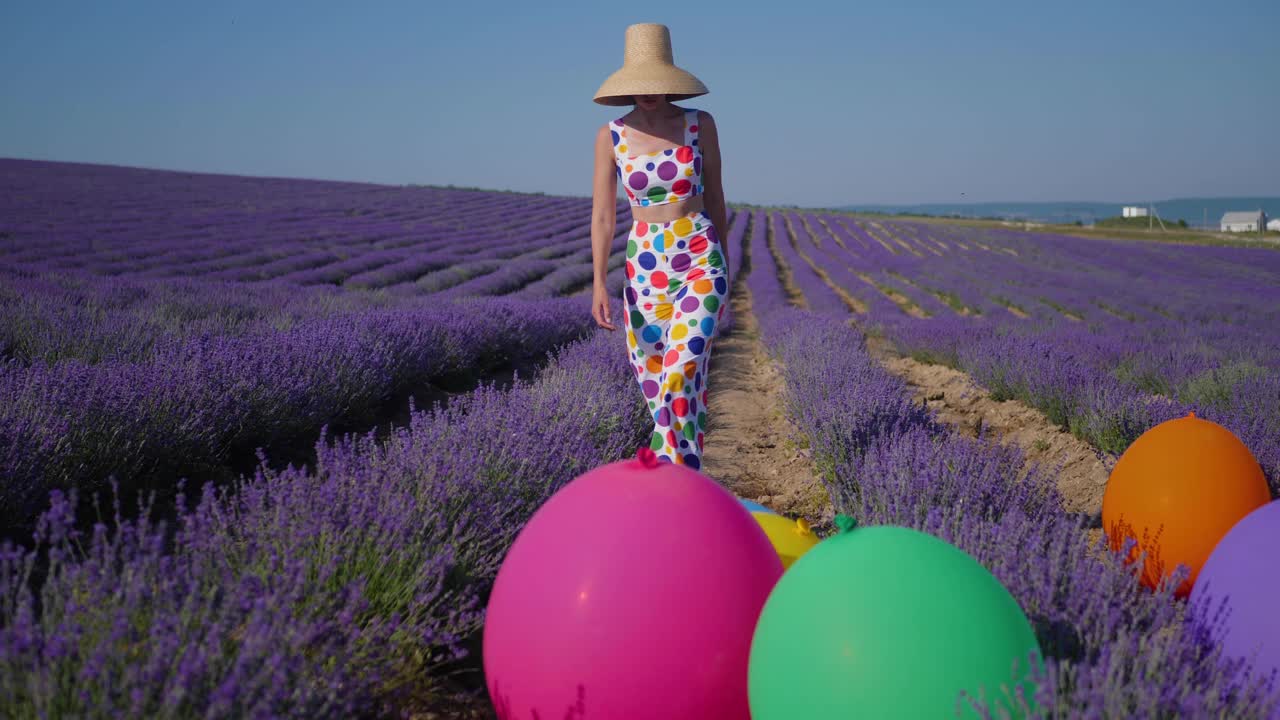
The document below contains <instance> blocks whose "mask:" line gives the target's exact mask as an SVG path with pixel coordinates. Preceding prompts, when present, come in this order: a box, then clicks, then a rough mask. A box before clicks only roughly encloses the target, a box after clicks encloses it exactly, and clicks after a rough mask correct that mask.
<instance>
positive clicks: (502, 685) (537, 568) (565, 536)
mask: <svg viewBox="0 0 1280 720" xmlns="http://www.w3.org/2000/svg"><path fill="white" fill-rule="evenodd" d="M781 575H782V563H781V561H780V560H779V559H778V555H777V553H776V552H774V549H773V546H772V544H771V543H770V542H769V539H768V537H766V536H765V534H764V532H763V531H761V529H760V526H759V524H758V523H756V521H755V519H754V518H752V517H751V514H750V513H749V512H747V511H746V509H744V508H743V507H742V505H741V504H740V503H739V502H738V500H737V498H736V497H734V496H733V495H732V494H731V493H729V492H728V491H727V490H725V489H724V488H723V487H721V486H720V485H719V484H718V483H716V482H715V481H714V480H712V479H710V478H708V477H707V476H705V475H703V474H701V473H699V472H697V471H696V470H691V469H689V468H687V467H685V466H683V465H672V464H669V463H665V462H664V463H657V462H656V461H655V460H654V458H653V453H652V452H651V451H649V450H648V448H642V449H641V451H640V452H639V453H637V459H633V460H625V461H619V462H615V463H610V464H608V465H604V466H602V467H598V468H595V469H593V470H591V471H589V472H587V473H584V474H583V475H580V476H579V477H577V478H576V479H574V480H573V481H572V482H570V483H569V484H568V485H566V486H565V487H564V488H562V489H561V490H560V491H559V492H557V493H556V494H555V495H554V496H552V497H551V499H550V500H548V501H547V502H546V504H544V505H543V506H542V507H541V508H539V509H538V511H537V512H536V513H534V515H533V517H532V518H531V519H530V521H529V523H528V525H526V526H525V528H524V529H523V530H522V531H521V532H520V534H519V535H518V536H517V537H516V540H515V543H514V544H513V545H512V546H511V549H510V551H509V552H508V553H507V556H506V558H505V560H504V561H503V564H502V567H501V569H500V570H499V572H498V576H497V579H496V580H495V581H494V587H493V594H492V596H491V597H490V599H489V607H488V612H487V615H486V619H485V628H484V669H485V675H486V681H487V684H488V687H489V695H490V698H491V699H492V701H493V704H494V708H495V709H496V710H497V713H498V717H500V718H503V720H515V719H516V718H533V717H535V713H536V717H539V718H543V719H544V720H550V719H552V718H563V717H566V715H567V714H568V713H570V712H571V711H572V712H573V713H574V715H573V716H574V717H585V718H590V719H591V720H606V719H608V718H627V719H628V720H642V719H644V718H654V719H658V718H661V719H663V720H682V719H684V718H698V719H699V720H705V719H706V718H743V719H744V720H745V719H746V718H749V717H750V710H749V709H748V705H747V660H748V658H749V656H750V650H751V637H752V635H753V634H754V632H755V626H756V620H757V619H758V618H759V616H760V610H761V608H763V607H764V602H765V600H766V599H767V598H768V596H769V592H770V591H771V590H772V589H773V586H774V584H775V583H776V582H777V581H778V578H779V577H780V576H781Z"/></svg>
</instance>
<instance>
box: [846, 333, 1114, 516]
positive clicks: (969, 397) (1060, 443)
mask: <svg viewBox="0 0 1280 720" xmlns="http://www.w3.org/2000/svg"><path fill="white" fill-rule="evenodd" d="M867 349H868V351H870V352H871V354H872V356H873V357H875V358H876V360H878V361H879V362H880V364H881V365H882V366H883V367H884V368H885V369H887V370H888V371H889V372H891V373H893V374H894V375H896V376H898V377H900V378H902V379H903V380H904V381H906V383H907V386H908V387H909V388H910V390H911V392H912V397H913V398H914V399H915V401H916V402H918V403H923V404H925V405H926V406H928V407H929V409H930V410H932V411H933V413H934V415H936V416H937V417H938V419H939V420H941V421H942V422H945V423H947V424H948V425H950V426H952V427H954V428H956V429H957V430H958V431H960V432H963V433H965V434H967V435H969V436H970V437H977V436H978V433H979V432H980V430H984V431H985V432H986V433H993V434H994V435H995V436H996V437H997V438H998V439H999V441H1000V442H1002V443H1006V444H1012V445H1015V446H1016V447H1018V448H1019V449H1020V450H1021V451H1022V453H1023V455H1024V456H1025V457H1026V460H1027V466H1028V468H1029V467H1030V466H1031V465H1036V464H1038V465H1040V466H1041V467H1042V469H1044V470H1046V471H1048V472H1050V473H1051V474H1053V475H1054V476H1055V477H1056V478H1057V485H1058V490H1059V492H1061V493H1062V499H1063V505H1064V507H1065V509H1066V510H1067V511H1068V512H1072V513H1081V514H1084V515H1087V516H1089V517H1090V518H1091V520H1092V521H1093V524H1096V523H1098V522H1100V521H1101V518H1100V514H1101V512H1102V496H1103V493H1104V492H1105V491H1106V487H1107V478H1108V477H1110V474H1111V466H1112V465H1113V464H1114V458H1110V457H1107V456H1104V455H1101V454H1100V453H1098V451H1097V450H1095V449H1094V448H1093V447H1092V446H1091V445H1089V444H1088V443H1086V442H1085V441H1083V440H1081V439H1079V438H1077V437H1075V436H1074V435H1072V434H1071V433H1069V432H1067V431H1066V430H1064V429H1062V428H1060V427H1058V426H1057V425H1055V424H1054V423H1052V422H1051V421H1050V420H1049V419H1048V418H1047V417H1045V415H1044V413H1042V412H1040V411H1039V410H1037V409H1035V408H1033V407H1031V406H1029V405H1026V404H1025V403H1022V402H1020V401H1017V400H995V399H993V398H992V397H991V393H990V392H988V391H987V390H986V389H985V388H982V387H980V386H979V385H978V384H977V383H975V382H974V381H973V379H972V378H970V377H969V376H968V375H967V374H965V373H963V372H961V371H959V370H956V369H954V368H950V367H947V366H945V365H933V364H928V363H923V362H919V361H917V360H914V359H912V358H909V357H903V356H900V355H898V354H897V353H896V352H895V351H894V350H893V348H892V344H891V343H890V342H889V341H887V340H884V339H882V338H873V337H868V338H867Z"/></svg>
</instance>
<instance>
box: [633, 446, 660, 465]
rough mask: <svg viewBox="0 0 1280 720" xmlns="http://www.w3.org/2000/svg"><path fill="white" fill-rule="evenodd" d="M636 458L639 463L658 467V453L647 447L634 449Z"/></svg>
mask: <svg viewBox="0 0 1280 720" xmlns="http://www.w3.org/2000/svg"><path fill="white" fill-rule="evenodd" d="M636 459H637V460H639V461H640V464H641V465H644V466H645V467H647V468H656V467H658V454H657V453H655V452H654V451H653V450H650V449H649V448H647V447H642V448H640V449H639V450H636Z"/></svg>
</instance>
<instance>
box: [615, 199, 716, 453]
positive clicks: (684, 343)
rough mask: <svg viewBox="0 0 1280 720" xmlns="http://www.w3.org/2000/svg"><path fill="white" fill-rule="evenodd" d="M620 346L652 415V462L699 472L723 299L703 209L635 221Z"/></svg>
mask: <svg viewBox="0 0 1280 720" xmlns="http://www.w3.org/2000/svg"><path fill="white" fill-rule="evenodd" d="M626 272H627V285H626V287H625V288H624V289H623V293H622V294H623V305H624V308H625V312H626V318H627V348H628V350H629V354H630V358H631V365H632V367H634V368H635V371H636V379H637V381H638V382H639V383H640V390H641V392H642V393H644V397H645V401H646V402H648V403H649V410H650V411H651V412H652V413H653V435H652V436H651V438H650V442H649V447H650V448H652V449H653V451H654V452H655V453H656V454H657V456H658V459H659V460H665V461H667V462H674V463H677V464H683V465H687V466H688V467H691V468H693V469H695V470H697V469H699V468H700V467H702V444H703V432H704V431H705V430H706V427H707V370H708V366H709V362H710V359H711V341H712V340H713V339H714V338H715V335H716V332H717V328H718V327H719V322H720V319H721V318H722V317H723V316H724V309H725V305H726V301H727V299H728V294H729V283H728V278H727V275H726V273H725V267H724V255H723V254H722V253H721V252H720V238H719V234H718V233H717V232H716V228H715V226H714V225H713V224H712V222H711V218H710V216H709V215H707V213H706V211H704V210H698V211H696V212H692V213H689V214H688V215H685V216H684V217H682V218H679V219H676V220H672V221H670V222H665V223H647V222H643V221H640V220H637V221H636V222H635V223H634V224H633V225H632V228H631V235H630V237H629V238H628V239H627V265H626Z"/></svg>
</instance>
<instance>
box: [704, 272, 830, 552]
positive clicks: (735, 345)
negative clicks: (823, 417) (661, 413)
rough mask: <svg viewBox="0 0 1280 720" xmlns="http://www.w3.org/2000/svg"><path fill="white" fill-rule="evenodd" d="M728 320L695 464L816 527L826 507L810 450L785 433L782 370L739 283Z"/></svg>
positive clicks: (822, 523) (822, 524)
mask: <svg viewBox="0 0 1280 720" xmlns="http://www.w3.org/2000/svg"><path fill="white" fill-rule="evenodd" d="M729 303H730V307H731V308H732V311H733V315H734V325H733V327H732V328H731V329H730V330H729V331H727V332H726V333H725V334H724V335H721V336H719V337H717V338H716V341H715V345H714V346H713V348H712V356H711V365H710V370H709V377H710V378H711V392H710V393H709V394H708V398H707V404H708V405H709V407H708V409H707V421H708V427H707V437H706V443H705V449H704V450H703V456H702V462H703V465H702V471H703V472H705V473H706V474H707V475H709V476H711V477H713V478H715V479H716V480H719V481H720V482H721V483H723V484H724V485H725V487H727V488H729V490H730V491H732V492H734V493H735V494H737V495H738V497H741V498H746V499H748V500H754V501H756V502H758V503H760V504H761V505H764V506H766V507H768V508H770V509H771V510H774V511H775V512H777V513H780V514H782V515H786V516H788V517H803V518H804V519H805V520H807V521H808V522H809V523H810V524H811V525H813V526H814V528H815V530H817V531H819V532H821V531H822V530H823V529H824V528H826V527H827V526H829V525H831V522H832V518H833V510H832V506H831V500H830V498H829V497H828V496H827V492H826V489H825V488H824V487H823V486H822V484H821V483H820V482H819V481H818V479H817V478H816V477H815V475H814V473H813V466H812V464H811V463H810V461H809V458H808V457H807V456H806V455H805V454H803V453H802V452H801V451H800V450H799V449H798V448H797V447H796V445H795V443H793V442H791V440H790V439H789V438H788V430H789V428H790V426H789V423H788V421H787V419H786V416H785V414H784V411H783V405H782V387H783V381H782V377H781V376H780V375H779V373H778V370H777V368H776V367H775V366H774V364H773V362H772V361H771V360H770V359H769V357H768V355H766V354H765V351H764V347H763V345H762V344H761V342H760V330H759V327H758V326H757V324H756V318H755V315H754V314H752V312H751V295H750V292H749V291H748V290H747V288H746V285H745V283H738V284H737V286H736V287H734V288H733V291H732V293H731V294H730V299H729Z"/></svg>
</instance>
